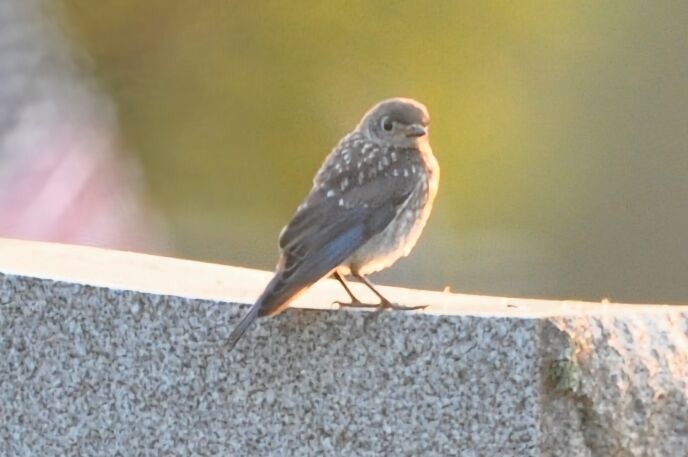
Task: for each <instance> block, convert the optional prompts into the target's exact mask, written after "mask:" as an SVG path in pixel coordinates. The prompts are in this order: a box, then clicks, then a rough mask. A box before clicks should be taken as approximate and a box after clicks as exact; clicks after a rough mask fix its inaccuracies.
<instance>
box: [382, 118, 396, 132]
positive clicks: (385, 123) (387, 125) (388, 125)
mask: <svg viewBox="0 0 688 457" xmlns="http://www.w3.org/2000/svg"><path fill="white" fill-rule="evenodd" d="M380 126H381V127H382V130H384V131H385V132H391V131H392V129H393V128H394V122H392V120H391V119H390V118H389V116H385V117H383V118H382V120H381V121H380Z"/></svg>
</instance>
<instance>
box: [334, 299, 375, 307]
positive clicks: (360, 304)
mask: <svg viewBox="0 0 688 457" xmlns="http://www.w3.org/2000/svg"><path fill="white" fill-rule="evenodd" d="M332 303H334V304H336V305H339V307H340V308H369V309H370V308H379V307H380V304H379V303H363V302H362V301H360V300H352V301H350V302H344V301H334V302H332Z"/></svg>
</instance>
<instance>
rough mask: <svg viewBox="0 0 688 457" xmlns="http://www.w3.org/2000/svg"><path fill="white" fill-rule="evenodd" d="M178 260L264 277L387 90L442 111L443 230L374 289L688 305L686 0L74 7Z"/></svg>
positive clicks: (431, 233) (71, 2) (439, 222)
mask: <svg viewBox="0 0 688 457" xmlns="http://www.w3.org/2000/svg"><path fill="white" fill-rule="evenodd" d="M65 7H66V12H67V28H68V31H69V34H70V36H71V38H73V39H74V40H75V41H76V44H77V46H80V47H82V48H85V49H86V50H87V52H88V53H89V55H90V57H91V58H92V64H93V71H94V72H95V73H96V76H97V77H98V78H99V79H100V81H101V82H102V85H103V87H104V88H105V89H106V90H107V91H108V92H109V93H110V94H111V96H112V97H113V98H114V100H115V101H116V103H117V107H118V116H119V121H120V126H121V131H122V137H123V138H124V142H125V143H126V144H127V146H128V148H129V149H131V150H132V151H133V152H134V153H135V154H137V155H139V156H140V160H141V161H142V162H143V165H144V169H145V172H146V179H147V183H148V190H149V193H150V195H149V199H150V201H151V202H152V203H153V204H154V205H155V206H157V207H158V208H160V209H161V210H162V212H163V214H164V215H165V218H166V220H167V222H168V229H169V231H170V236H171V239H172V246H174V248H173V250H172V251H171V252H166V254H172V255H178V256H183V257H189V258H194V259H202V260H207V261H214V262H223V263H229V264H235V265H242V266H250V267H256V268H263V269H271V268H272V267H273V265H274V263H275V261H276V254H277V234H278V233H279V230H280V228H281V227H282V225H284V223H285V222H286V221H287V220H288V219H289V218H290V216H291V215H292V213H293V211H294V209H295V208H296V206H297V204H298V203H299V201H300V199H301V198H302V197H303V196H304V195H305V194H306V192H307V191H308V189H309V188H310V183H311V179H312V177H313V175H314V173H315V171H316V170H317V168H318V166H319V164H320V162H321V161H322V159H323V158H324V156H325V155H326V154H327V153H328V152H329V150H330V149H331V148H332V147H333V146H334V145H335V144H336V142H337V141H338V139H339V138H340V137H341V136H342V135H343V134H345V133H346V132H347V131H349V130H350V129H351V128H353V127H354V126H355V124H356V123H357V122H358V120H359V118H360V117H361V115H362V114H363V113H364V112H365V111H366V110H367V109H368V108H369V107H370V106H371V105H372V104H374V103H375V102H377V101H379V100H381V99H383V98H387V97H391V96H407V97H413V98H416V99H418V100H420V101H422V102H424V103H425V104H426V105H427V106H428V108H429V110H430V113H431V117H432V120H433V122H432V130H431V142H432V145H433V149H434V151H435V155H436V156H437V158H438V160H439V162H440V164H441V167H442V180H441V183H440V192H439V195H438V199H437V202H436V206H435V211H434V214H433V217H432V218H431V220H430V224H429V226H428V228H427V230H426V232H425V234H424V236H423V237H422V238H421V242H420V243H419V245H418V246H417V248H416V250H415V251H414V253H413V254H412V256H411V257H409V258H408V259H405V260H402V261H400V262H399V263H398V264H397V265H396V266H395V267H394V268H392V269H390V270H389V271H387V272H385V273H382V274H380V275H377V276H376V277H374V278H373V279H374V280H377V281H378V282H387V283H392V284H399V285H407V286H414V287H429V288H442V287H444V286H450V287H451V289H452V290H453V291H460V292H466V293H481V294H503V295H512V296H546V297H557V298H581V299H583V298H584V299H601V298H604V297H608V298H610V299H611V300H614V301H617V300H618V301H634V302H682V301H683V302H685V301H688V300H687V299H688V236H687V234H688V157H687V151H688V27H687V26H686V24H688V2H664V1H660V2H644V1H631V0H626V1H602V2H601V1H577V2H545V1H542V2H510V1H503V2H482V1H480V2H478V1H474V2H432V3H429V2H420V1H418V2H412V1H395V2H368V1H358V2H357V1H329V2H276V1H272V2H239V1H206V2H191V1H169V0H147V1H145V2H141V1H133V0H125V1H117V2H92V1H90V0H66V1H65Z"/></svg>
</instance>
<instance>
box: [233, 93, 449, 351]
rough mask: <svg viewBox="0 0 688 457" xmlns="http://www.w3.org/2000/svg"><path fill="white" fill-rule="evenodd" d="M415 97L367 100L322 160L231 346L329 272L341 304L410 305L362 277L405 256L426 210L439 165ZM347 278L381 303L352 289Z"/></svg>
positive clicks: (425, 118)
mask: <svg viewBox="0 0 688 457" xmlns="http://www.w3.org/2000/svg"><path fill="white" fill-rule="evenodd" d="M429 124H430V116H429V114H428V110H427V108H426V107H425V105H423V104H422V103H420V102H417V101H415V100H413V99H410V98H392V99H387V100H383V101H381V102H379V103H377V104H376V105H375V106H373V107H372V108H371V109H370V110H369V111H367V112H366V114H365V115H364V116H363V118H362V119H361V120H360V122H359V123H358V125H357V126H356V128H355V129H354V130H353V131H352V132H350V133H349V134H347V135H345V136H344V137H343V138H342V139H341V140H340V142H339V143H338V144H337V146H336V147H335V148H334V149H333V150H332V151H331V152H330V154H329V155H328V156H327V157H326V158H325V160H324V162H323V164H322V165H321V167H320V169H319V170H318V172H317V173H316V175H315V178H314V179H313V186H312V188H311V190H310V192H309V193H308V195H307V196H306V198H305V199H304V200H303V202H302V203H301V204H300V205H299V206H298V208H297V209H296V212H295V214H294V215H293V217H292V219H291V220H290V221H289V223H287V225H286V226H285V227H284V228H283V229H282V231H281V233H280V235H279V249H280V257H279V261H278V263H277V268H276V271H275V274H274V276H273V278H272V279H271V280H270V282H269V283H268V284H267V286H266V287H265V290H264V291H263V292H262V294H261V295H260V296H259V297H258V299H257V300H256V302H255V303H254V304H253V306H252V307H251V308H250V309H249V311H248V312H247V313H246V314H245V315H244V316H243V317H242V318H241V320H240V321H239V323H238V324H237V325H236V327H235V328H234V329H233V330H232V332H231V333H230V335H229V336H228V337H227V340H226V349H227V350H228V351H231V350H232V349H233V348H234V346H235V345H236V343H237V342H238V341H239V339H240V338H241V337H242V336H243V335H244V333H245V332H246V330H248V328H249V327H250V326H251V324H252V323H253V322H254V321H255V320H256V319H257V318H258V317H263V316H274V315H276V314H278V313H280V312H282V311H284V310H285V309H286V308H287V307H288V306H289V303H290V302H292V301H293V300H294V299H295V298H296V297H297V296H299V295H300V294H301V293H303V292H305V291H306V290H308V288H310V287H311V286H312V285H313V284H315V283H316V282H318V281H320V280H321V279H323V278H325V277H333V278H334V279H336V280H337V281H339V283H341V285H342V287H343V288H344V290H345V291H346V293H347V294H348V296H349V298H350V300H351V301H350V302H341V301H337V302H335V303H338V304H339V305H340V306H343V307H362V308H365V307H374V308H378V309H380V310H382V309H387V308H393V309H397V310H414V309H419V308H422V307H419V306H414V307H407V306H401V305H398V304H395V303H392V302H391V301H389V300H388V299H387V298H385V297H384V296H383V295H382V294H381V293H380V292H379V291H378V290H377V289H376V288H375V286H374V285H373V284H372V283H371V282H370V281H369V280H368V278H367V277H366V276H367V275H369V274H371V273H374V272H377V271H380V270H383V269H385V268H387V267H389V266H391V265H392V264H394V263H395V262H396V261H397V260H398V259H400V258H402V257H405V256H407V255H409V253H410V252H411V250H412V249H413V247H414V246H415V244H416V242H417V241H418V238H419V237H420V235H421V232H422V230H423V228H424V227H425V225H426V222H427V221H428V218H429V216H430V212H431V210H432V205H433V201H434V199H435V196H436V194H437V189H438V185H439V175H440V167H439V164H438V162H437V160H436V158H435V156H434V155H433V153H432V149H431V147H430V142H429ZM346 276H351V277H353V278H355V279H358V280H359V281H361V282H362V283H363V284H365V285H366V286H367V287H368V288H369V289H370V290H371V291H372V292H373V293H374V294H375V295H376V296H377V297H378V299H379V303H374V304H370V303H364V302H362V301H361V300H359V299H358V298H357V297H356V296H355V295H354V294H353V293H352V291H351V289H350V287H349V286H348V284H347V282H346V280H345V279H344V278H345V277H346Z"/></svg>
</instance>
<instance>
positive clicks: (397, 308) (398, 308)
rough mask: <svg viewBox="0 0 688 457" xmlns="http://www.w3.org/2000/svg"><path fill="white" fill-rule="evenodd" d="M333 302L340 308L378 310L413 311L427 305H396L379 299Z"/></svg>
mask: <svg viewBox="0 0 688 457" xmlns="http://www.w3.org/2000/svg"><path fill="white" fill-rule="evenodd" d="M333 303H335V304H337V305H339V307H340V308H368V309H377V310H378V311H382V310H385V309H393V310H395V311H414V310H418V309H424V308H427V307H428V305H419V306H403V305H398V304H396V303H392V302H391V301H389V300H382V301H380V303H363V302H361V301H359V300H354V301H350V302H341V301H335V302H333Z"/></svg>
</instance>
